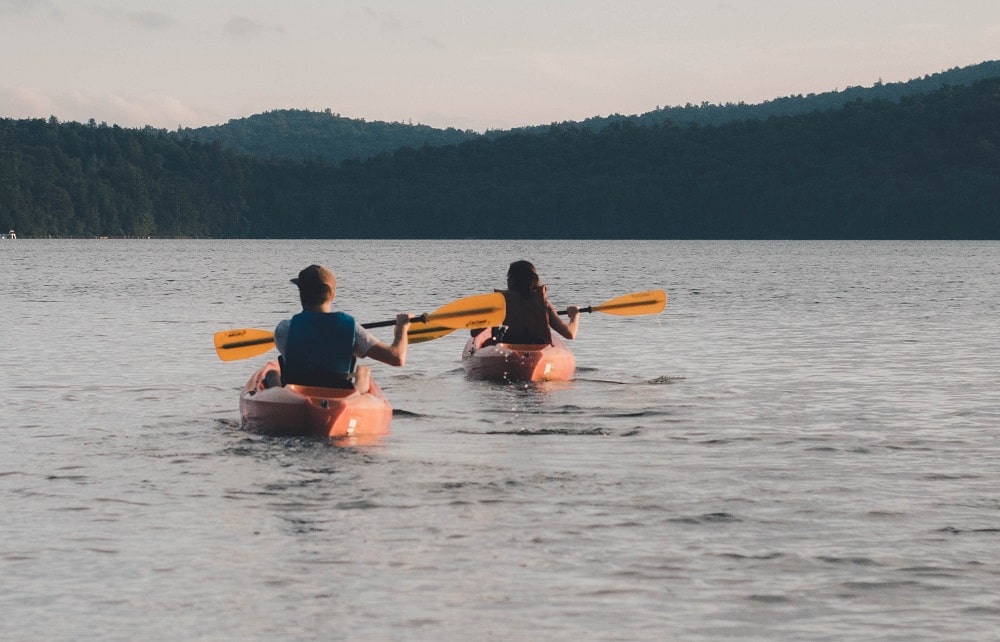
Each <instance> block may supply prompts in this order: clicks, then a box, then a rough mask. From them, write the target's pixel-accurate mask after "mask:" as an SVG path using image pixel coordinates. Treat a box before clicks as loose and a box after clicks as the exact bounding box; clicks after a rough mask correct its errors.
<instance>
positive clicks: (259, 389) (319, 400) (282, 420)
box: [240, 361, 392, 445]
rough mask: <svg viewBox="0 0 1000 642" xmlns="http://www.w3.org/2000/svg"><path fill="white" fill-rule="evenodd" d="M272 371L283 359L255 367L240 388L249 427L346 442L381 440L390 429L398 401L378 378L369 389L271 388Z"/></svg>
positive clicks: (281, 434)
mask: <svg viewBox="0 0 1000 642" xmlns="http://www.w3.org/2000/svg"><path fill="white" fill-rule="evenodd" d="M271 371H275V372H280V370H279V366H278V362H277V361H270V362H268V363H267V364H266V365H265V366H264V367H263V368H261V369H260V370H258V371H257V372H255V373H254V375H253V376H252V377H250V381H248V382H247V385H246V387H245V388H244V389H243V391H242V392H241V393H240V416H241V418H242V422H243V427H244V428H245V429H247V430H249V431H251V432H256V433H260V434H264V435H272V436H276V437H293V436H295V437H316V438H320V439H326V438H331V439H333V440H334V441H335V442H336V443H338V444H341V445H364V444H370V443H375V442H377V441H378V438H379V437H381V436H383V435H386V434H388V433H389V423H390V422H391V421H392V406H390V405H389V402H388V401H387V400H386V398H385V395H384V394H383V393H382V389H381V388H379V387H378V385H377V384H376V383H375V382H374V381H372V382H371V389H370V390H369V391H368V392H366V393H363V394H362V393H359V392H358V391H357V390H354V389H353V388H352V389H341V388H319V387H316V386H299V385H295V384H289V385H287V386H277V387H273V388H265V387H264V378H265V377H266V376H267V374H268V372H271Z"/></svg>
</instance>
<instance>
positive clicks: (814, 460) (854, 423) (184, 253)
mask: <svg viewBox="0 0 1000 642" xmlns="http://www.w3.org/2000/svg"><path fill="white" fill-rule="evenodd" d="M520 258H527V259H530V260H532V261H534V262H535V264H536V265H537V266H538V268H539V271H540V272H541V274H542V278H543V280H544V281H545V282H546V283H548V285H549V292H550V298H551V299H552V300H553V302H554V303H555V304H556V305H557V306H559V307H560V308H561V307H565V306H566V305H574V304H575V305H588V304H597V303H601V302H603V301H605V300H608V299H611V298H613V297H616V296H618V295H621V294H625V293H628V292H632V291H639V290H648V289H664V290H666V291H667V293H668V295H669V303H668V306H667V309H666V311H665V312H664V313H663V314H661V315H659V316H644V317H614V316H610V315H607V314H599V313H594V314H589V315H585V316H584V317H583V319H582V322H581V331H580V336H579V337H578V338H577V340H576V341H575V342H573V344H572V345H573V347H574V350H575V352H576V355H577V364H578V372H577V380H575V381H573V382H570V383H567V384H561V385H548V386H537V387H524V386H510V385H497V384H485V383H481V382H473V381H469V380H466V379H465V377H464V375H463V373H462V370H461V366H460V358H459V357H460V353H461V350H462V346H463V344H464V341H465V336H463V333H461V332H459V333H455V334H454V335H450V336H447V337H444V338H441V339H438V340H436V341H433V342H428V343H423V344H419V345H414V346H411V348H410V354H409V363H407V365H406V366H405V367H403V368H396V369H394V368H390V367H388V366H384V365H382V364H377V363H375V364H373V365H372V368H373V373H374V376H375V378H376V380H378V381H379V383H380V384H381V385H382V387H383V388H384V390H385V392H386V394H387V396H388V397H389V399H390V401H391V402H392V404H393V406H394V408H395V417H394V419H393V424H392V433H391V434H390V435H389V436H388V437H387V438H386V439H384V440H383V441H382V443H380V444H379V445H377V446H373V447H365V448H354V449H350V448H336V447H332V446H330V445H329V444H326V443H320V442H314V441H308V440H280V439H269V438H264V437H260V436H256V435H252V434H248V433H246V432H244V431H242V430H241V429H240V426H239V413H238V403H237V399H238V391H239V389H240V388H241V387H242V385H243V384H244V383H245V381H246V380H247V378H249V376H250V375H251V373H252V372H253V370H254V369H255V368H256V367H257V366H259V365H260V364H261V363H263V362H264V361H266V360H267V358H268V356H269V355H265V356H262V357H257V358H255V359H251V360H247V361H236V362H228V363H223V362H221V361H219V360H218V358H217V357H216V355H215V351H214V349H213V346H212V335H213V333H214V332H216V331H218V330H224V329H229V328H239V327H259V328H265V329H271V328H273V327H274V324H275V323H276V322H277V321H278V320H280V319H281V318H283V317H286V316H288V315H290V314H291V313H294V312H295V311H296V310H297V309H298V300H297V291H296V290H295V287H294V286H293V285H291V284H290V283H289V282H288V279H289V278H291V277H292V276H294V275H295V274H296V273H297V272H298V270H299V269H301V268H302V267H304V266H305V265H307V264H309V263H312V262H319V263H323V264H325V265H327V266H329V267H330V268H331V269H333V271H334V272H335V273H336V274H337V275H338V279H339V289H338V299H337V303H338V304H339V306H340V307H341V308H342V309H346V310H348V311H350V312H352V313H353V314H354V315H355V316H356V317H357V318H358V319H359V320H360V321H379V320H386V319H391V318H393V317H394V316H395V314H396V313H397V312H400V311H409V312H413V313H420V312H429V311H433V310H434V309H436V308H438V307H440V306H442V305H444V304H445V303H448V302H449V301H451V300H454V299H457V298H460V297H462V296H466V295H469V294H478V293H482V292H489V291H490V290H491V289H492V288H495V287H502V286H503V278H504V274H505V271H506V267H507V264H508V263H509V262H510V261H512V260H515V259H520ZM0 327H2V328H3V342H2V347H3V357H2V360H3V361H2V362H3V364H4V368H3V375H2V382H3V390H4V393H3V398H2V399H3V400H2V405H0V435H2V437H3V442H4V447H3V448H2V449H0V502H2V507H3V515H4V517H3V528H2V529H0V577H2V583H0V639H3V640H47V641H53V640H137V639H143V640H436V641H441V640H443V641H464V640H565V641H567V642H569V641H573V642H576V641H579V640H622V641H632V640H657V641H660V640H670V639H672V640H729V639H732V640H736V639H739V640H747V639H753V640H838V641H839V640H875V639H878V640H995V639H997V631H998V630H1000V374H998V373H1000V243H964V242H961V243H960V242H952V243H934V242H914V243H896V242H550V241H500V242H498V241H488V242H487V241H459V242H454V241H447V242H446V241H365V242H347V241H253V242H250V241H115V240H105V241H97V240H92V241H56V240H24V239H21V240H17V241H2V242H0ZM383 331H384V332H385V334H384V336H383V335H380V336H383V338H385V339H386V340H388V339H389V338H390V337H391V329H384V330H380V331H378V332H383ZM270 356H273V353H271V355H270Z"/></svg>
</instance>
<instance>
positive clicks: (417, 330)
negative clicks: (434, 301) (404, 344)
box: [406, 321, 455, 343]
mask: <svg viewBox="0 0 1000 642" xmlns="http://www.w3.org/2000/svg"><path fill="white" fill-rule="evenodd" d="M454 331H455V330H454V328H445V327H442V326H440V325H437V324H432V323H425V322H423V321H414V322H412V323H410V330H409V331H408V332H407V333H406V338H407V339H408V340H409V342H410V343H423V342H424V341H433V340H434V339H440V338H441V337H444V336H447V335H449V334H451V333H452V332H454Z"/></svg>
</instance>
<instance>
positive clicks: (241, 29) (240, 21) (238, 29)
mask: <svg viewBox="0 0 1000 642" xmlns="http://www.w3.org/2000/svg"><path fill="white" fill-rule="evenodd" d="M224 31H225V33H226V35H229V36H235V37H237V38H250V37H254V36H260V35H264V34H267V33H285V29H284V27H282V26H280V25H266V24H263V23H260V22H257V21H256V20H251V19H250V18H244V17H243V16H235V17H233V18H230V19H229V22H227V23H226V26H225V28H224Z"/></svg>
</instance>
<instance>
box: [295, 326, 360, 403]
mask: <svg viewBox="0 0 1000 642" xmlns="http://www.w3.org/2000/svg"><path fill="white" fill-rule="evenodd" d="M354 324H355V321H354V317H352V316H351V315H349V314H345V313H343V312H300V313H298V314H296V315H295V316H294V317H292V320H291V323H290V324H289V326H288V340H287V341H286V343H285V354H284V355H283V358H282V360H281V361H282V363H281V380H282V383H283V384H289V383H297V384H299V385H303V386H323V387H326V388H341V387H346V386H345V385H344V384H345V383H348V384H349V382H348V375H350V374H351V373H352V372H354Z"/></svg>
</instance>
